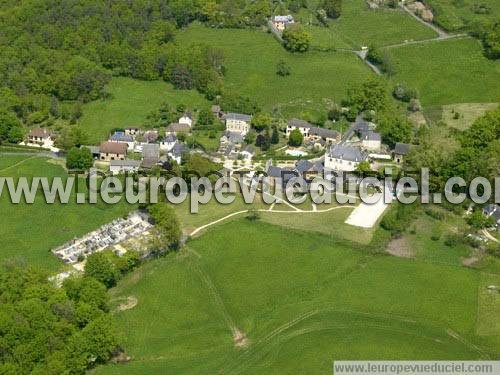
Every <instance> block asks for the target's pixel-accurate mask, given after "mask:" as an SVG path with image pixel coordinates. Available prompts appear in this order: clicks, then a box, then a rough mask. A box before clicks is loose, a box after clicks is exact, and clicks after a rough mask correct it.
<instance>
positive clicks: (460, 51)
mask: <svg viewBox="0 0 500 375" xmlns="http://www.w3.org/2000/svg"><path fill="white" fill-rule="evenodd" d="M388 52H389V56H390V57H391V59H392V61H393V62H394V64H395V67H396V74H395V76H394V77H392V80H393V81H394V83H405V84H407V85H408V86H410V87H413V88H416V89H417V90H418V91H419V92H420V96H421V100H422V104H423V105H424V106H438V105H446V104H453V103H468V102H470V103H489V102H499V101H500V85H498V80H499V77H500V61H492V60H488V59H487V58H486V57H484V55H483V51H482V47H481V45H480V43H479V42H478V41H477V40H475V39H472V38H466V39H458V40H447V41H440V42H430V43H424V44H419V45H408V46H404V47H399V48H394V49H389V50H388Z"/></svg>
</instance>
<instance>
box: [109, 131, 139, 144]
mask: <svg viewBox="0 0 500 375" xmlns="http://www.w3.org/2000/svg"><path fill="white" fill-rule="evenodd" d="M109 139H110V140H111V141H115V142H133V141H134V138H132V137H131V136H130V135H126V134H125V132H115V133H114V134H113V135H112V136H111V137H110V138H109Z"/></svg>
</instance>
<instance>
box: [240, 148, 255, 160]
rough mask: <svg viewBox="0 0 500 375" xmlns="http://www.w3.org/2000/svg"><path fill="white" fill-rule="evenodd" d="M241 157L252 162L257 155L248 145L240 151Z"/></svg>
mask: <svg viewBox="0 0 500 375" xmlns="http://www.w3.org/2000/svg"><path fill="white" fill-rule="evenodd" d="M240 155H242V156H243V157H244V158H245V159H248V160H250V159H252V158H253V156H254V155H255V149H254V148H253V146H251V145H248V146H246V147H244V148H243V149H242V150H241V151H240Z"/></svg>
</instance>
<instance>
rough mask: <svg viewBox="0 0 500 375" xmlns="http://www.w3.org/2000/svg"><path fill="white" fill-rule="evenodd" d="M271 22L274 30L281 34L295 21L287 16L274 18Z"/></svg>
mask: <svg viewBox="0 0 500 375" xmlns="http://www.w3.org/2000/svg"><path fill="white" fill-rule="evenodd" d="M271 22H272V24H273V27H274V28H275V29H276V30H278V31H279V32H283V30H285V29H286V28H287V27H288V26H290V25H293V24H294V23H295V20H294V19H293V16H292V15H290V14H289V15H287V16H274V17H273V18H272V19H271Z"/></svg>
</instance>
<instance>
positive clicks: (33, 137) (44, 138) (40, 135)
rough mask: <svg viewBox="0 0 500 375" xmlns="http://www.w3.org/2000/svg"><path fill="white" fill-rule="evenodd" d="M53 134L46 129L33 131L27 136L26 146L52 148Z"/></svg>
mask: <svg viewBox="0 0 500 375" xmlns="http://www.w3.org/2000/svg"><path fill="white" fill-rule="evenodd" d="M53 138H54V134H53V133H52V132H51V131H50V130H48V129H42V128H37V129H33V130H31V131H30V132H29V134H28V142H27V144H28V145H35V146H39V147H43V148H49V149H50V148H52V147H53V146H54V139H53Z"/></svg>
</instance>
